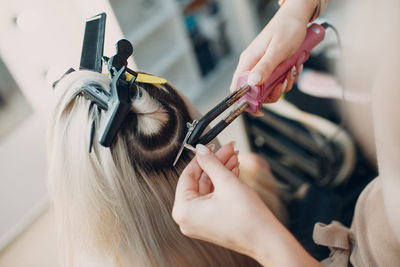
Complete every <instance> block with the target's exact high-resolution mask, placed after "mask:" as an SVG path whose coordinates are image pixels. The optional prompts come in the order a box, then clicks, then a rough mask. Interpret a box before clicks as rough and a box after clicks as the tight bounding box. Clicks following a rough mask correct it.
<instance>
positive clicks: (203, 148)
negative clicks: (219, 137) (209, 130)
mask: <svg viewBox="0 0 400 267" xmlns="http://www.w3.org/2000/svg"><path fill="white" fill-rule="evenodd" d="M196 150H197V153H199V154H200V155H207V154H208V153H210V150H209V149H208V148H207V147H206V146H204V145H202V144H197V145H196Z"/></svg>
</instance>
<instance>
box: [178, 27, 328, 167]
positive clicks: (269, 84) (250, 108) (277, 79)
mask: <svg viewBox="0 0 400 267" xmlns="http://www.w3.org/2000/svg"><path fill="white" fill-rule="evenodd" d="M325 28H326V24H325V23H324V24H322V25H319V24H316V23H314V24H311V25H310V26H309V27H308V28H307V33H306V37H305V39H304V41H303V43H302V44H301V46H300V48H299V49H298V50H297V52H296V53H295V54H294V55H293V56H291V57H290V58H289V59H287V60H285V61H284V62H282V63H281V64H279V65H278V67H276V69H275V70H274V71H273V72H272V74H271V76H270V77H269V78H268V80H267V81H266V82H265V83H263V84H261V85H256V86H254V85H253V86H250V85H248V84H247V78H248V75H249V72H245V73H243V74H242V75H240V76H239V78H238V81H237V87H239V89H238V90H237V91H235V92H233V93H232V94H231V95H230V96H228V97H227V98H225V99H224V100H222V101H221V102H220V103H219V104H218V105H216V106H215V107H214V108H213V109H212V110H211V111H209V112H207V114H205V115H204V116H203V117H202V118H201V119H200V120H199V121H196V120H194V121H193V122H192V123H188V125H187V126H188V132H187V134H186V136H185V138H184V140H183V142H182V144H181V146H180V149H179V151H178V154H177V156H176V158H175V161H174V164H173V165H174V166H175V164H176V163H177V161H178V160H179V157H180V155H181V154H182V152H183V150H184V149H185V148H187V149H189V150H191V151H196V149H195V148H194V147H195V146H196V145H197V144H202V145H206V144H208V143H209V142H210V141H211V140H213V139H214V138H215V137H216V136H217V135H218V134H219V133H221V132H222V131H223V130H224V129H225V128H226V127H227V126H228V125H229V124H230V123H231V122H232V121H233V120H234V119H236V118H237V117H238V116H239V115H241V114H242V113H243V112H244V111H247V112H249V113H253V114H254V113H256V112H257V111H259V110H260V109H261V106H262V104H263V103H264V100H265V99H266V98H267V97H268V96H269V94H270V93H271V91H272V90H273V89H274V88H275V87H276V86H277V85H278V84H279V83H282V82H283V81H284V79H285V78H286V75H287V73H288V71H290V70H291V68H292V67H293V66H296V67H299V66H300V65H301V64H303V63H304V62H306V61H307V59H308V58H309V57H310V52H311V50H312V49H313V48H314V47H315V46H316V45H317V44H319V43H320V42H321V41H322V40H323V39H324V37H325ZM232 105H235V108H234V109H233V111H231V112H230V113H229V114H228V115H227V116H226V117H225V118H224V119H222V120H221V121H220V122H218V124H217V125H216V126H214V127H213V128H211V129H210V130H209V131H208V132H207V133H205V134H204V135H203V132H204V131H205V130H206V128H207V127H208V126H209V125H210V123H211V122H212V121H213V120H214V119H216V118H217V117H218V116H219V115H221V114H222V113H223V112H224V111H225V110H227V109H228V108H229V107H230V106H232Z"/></svg>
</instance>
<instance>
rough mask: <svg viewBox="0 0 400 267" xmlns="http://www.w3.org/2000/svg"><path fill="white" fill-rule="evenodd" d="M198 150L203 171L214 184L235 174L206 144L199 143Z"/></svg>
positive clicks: (198, 157) (198, 159) (216, 184)
mask: <svg viewBox="0 0 400 267" xmlns="http://www.w3.org/2000/svg"><path fill="white" fill-rule="evenodd" d="M196 150H197V154H196V155H197V157H196V158H197V162H198V163H199V165H200V167H201V168H202V169H203V171H204V172H205V173H206V174H207V175H208V176H209V177H210V179H211V181H212V183H213V184H214V186H218V184H221V183H223V182H224V181H225V180H226V179H228V178H229V177H232V176H234V174H233V173H232V172H231V171H230V170H228V169H227V168H226V167H225V166H224V165H223V164H222V163H221V162H220V161H219V160H218V158H217V157H216V156H215V155H214V154H213V153H211V152H210V150H208V148H207V147H205V146H204V145H201V144H198V145H197V146H196Z"/></svg>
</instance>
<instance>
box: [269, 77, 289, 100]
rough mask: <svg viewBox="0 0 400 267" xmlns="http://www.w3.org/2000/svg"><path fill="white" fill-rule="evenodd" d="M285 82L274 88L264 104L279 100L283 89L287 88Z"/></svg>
mask: <svg viewBox="0 0 400 267" xmlns="http://www.w3.org/2000/svg"><path fill="white" fill-rule="evenodd" d="M287 83H288V82H287V80H285V81H283V83H280V84H278V85H277V86H275V88H274V90H272V91H271V93H270V94H269V95H268V96H267V97H266V98H265V99H264V103H275V102H276V101H278V100H279V98H280V97H281V95H282V94H283V92H284V91H285V88H286V87H287Z"/></svg>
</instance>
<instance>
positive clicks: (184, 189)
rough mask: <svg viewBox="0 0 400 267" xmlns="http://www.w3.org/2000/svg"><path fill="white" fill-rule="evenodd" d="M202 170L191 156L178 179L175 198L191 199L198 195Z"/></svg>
mask: <svg viewBox="0 0 400 267" xmlns="http://www.w3.org/2000/svg"><path fill="white" fill-rule="evenodd" d="M206 149H207V148H206ZM202 172H203V171H202V169H201V168H200V165H199V164H198V162H197V160H196V158H193V159H192V160H191V161H190V163H189V164H188V165H187V166H186V168H185V169H184V170H183V172H182V174H181V176H180V178H179V180H178V184H177V186H176V194H175V197H176V199H183V200H191V199H193V198H195V197H197V196H198V195H199V192H198V191H199V183H198V180H199V179H200V176H201V174H202Z"/></svg>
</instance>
